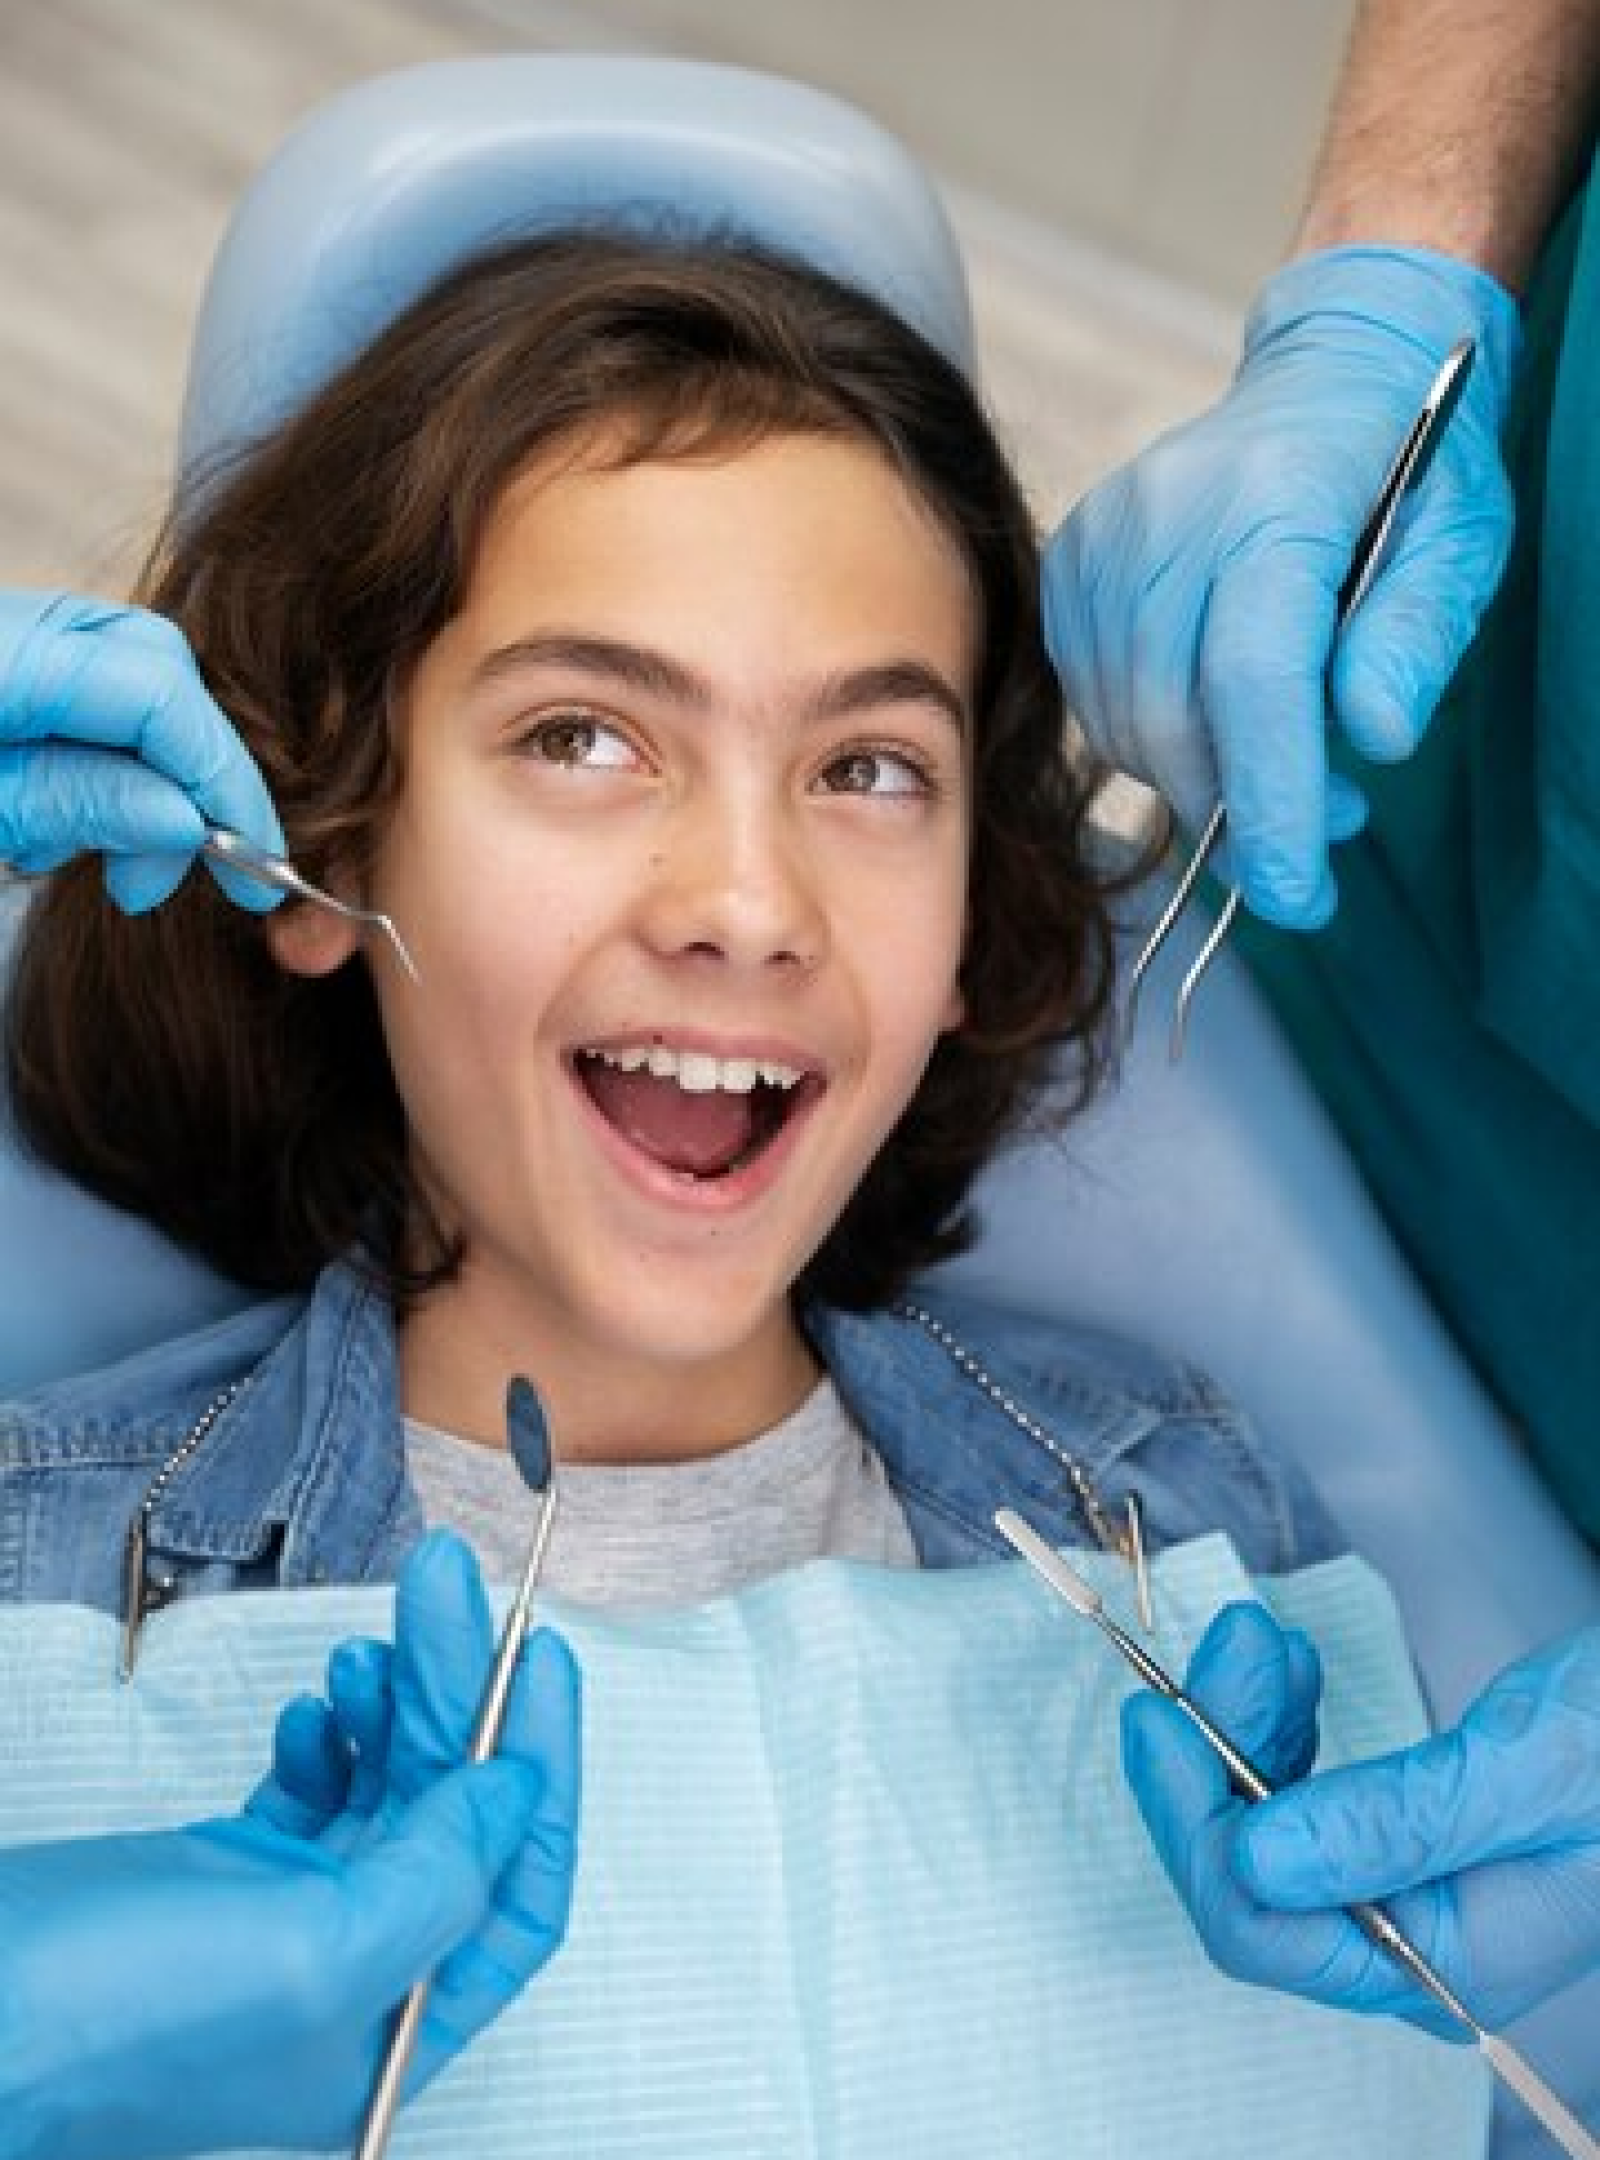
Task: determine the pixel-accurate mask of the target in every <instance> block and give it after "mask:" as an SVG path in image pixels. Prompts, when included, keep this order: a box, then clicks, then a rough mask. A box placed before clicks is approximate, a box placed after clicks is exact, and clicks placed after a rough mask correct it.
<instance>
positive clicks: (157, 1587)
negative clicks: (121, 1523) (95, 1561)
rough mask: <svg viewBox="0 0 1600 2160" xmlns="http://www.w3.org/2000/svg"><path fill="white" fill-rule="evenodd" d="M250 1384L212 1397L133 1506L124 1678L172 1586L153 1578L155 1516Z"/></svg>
mask: <svg viewBox="0 0 1600 2160" xmlns="http://www.w3.org/2000/svg"><path fill="white" fill-rule="evenodd" d="M248 1385H249V1383H248V1381H245V1380H233V1381H230V1382H229V1384H228V1386H227V1387H225V1388H224V1389H223V1390H222V1392H221V1393H220V1394H219V1395H215V1396H213V1397H212V1399H211V1401H210V1402H208V1403H207V1404H206V1406H205V1408H204V1409H203V1410H202V1411H201V1413H200V1415H199V1416H198V1417H197V1418H196V1419H195V1421H194V1423H193V1425H192V1426H191V1427H190V1428H189V1430H188V1432H187V1433H186V1434H185V1435H184V1439H183V1442H182V1444H181V1446H179V1447H177V1448H176V1449H174V1451H173V1453H172V1454H170V1455H169V1456H168V1457H167V1459H166V1461H165V1462H164V1463H163V1464H162V1465H161V1468H160V1469H159V1470H158V1471H157V1472H156V1474H155V1476H154V1477H153V1478H152V1479H151V1480H150V1483H149V1485H148V1487H147V1488H146V1491H145V1496H144V1498H143V1499H142V1500H141V1501H140V1502H139V1505H138V1506H137V1507H136V1508H135V1509H134V1513H133V1520H132V1522H131V1523H129V1525H128V1541H127V1544H126V1546H125V1548H124V1551H123V1561H122V1649H121V1653H120V1655H119V1657H118V1660H117V1674H118V1677H119V1678H120V1679H123V1680H131V1679H132V1678H133V1664H134V1659H135V1658H136V1657H137V1656H138V1654H139V1631H140V1629H141V1628H142V1627H143V1626H144V1624H145V1622H146V1620H148V1619H149V1617H150V1615H151V1614H152V1613H153V1612H159V1610H160V1609H161V1607H162V1606H163V1605H164V1604H165V1603H166V1601H167V1599H168V1597H169V1596H170V1595H171V1593H172V1588H173V1585H172V1582H171V1579H170V1578H168V1579H167V1580H165V1581H161V1582H156V1581H153V1580H152V1579H151V1575H150V1567H149V1559H150V1518H151V1516H152V1515H154V1513H155V1511H156V1509H157V1508H158V1507H159V1506H160V1505H161V1501H162V1498H163V1496H164V1494H165V1493H166V1490H167V1487H168V1486H169V1485H170V1484H171V1483H172V1481H173V1479H174V1478H175V1477H176V1476H177V1474H178V1472H179V1471H180V1470H181V1469H182V1468H183V1466H184V1464H185V1463H186V1462H188V1461H189V1459H190V1457H191V1456H192V1455H193V1454H194V1453H195V1450H196V1449H197V1448H198V1447H200V1445H201V1444H202V1442H203V1441H204V1440H205V1438H206V1435H207V1434H208V1433H209V1432H210V1430H211V1428H212V1426H213V1425H215V1424H216V1422H217V1420H218V1418H219V1417H221V1415H222V1413H223V1411H224V1410H226V1409H227V1407H228V1405H229V1404H230V1403H231V1402H233V1401H235V1400H236V1399H237V1397H238V1396H240V1395H242V1394H243V1393H244V1390H245V1388H246V1387H247V1386H248Z"/></svg>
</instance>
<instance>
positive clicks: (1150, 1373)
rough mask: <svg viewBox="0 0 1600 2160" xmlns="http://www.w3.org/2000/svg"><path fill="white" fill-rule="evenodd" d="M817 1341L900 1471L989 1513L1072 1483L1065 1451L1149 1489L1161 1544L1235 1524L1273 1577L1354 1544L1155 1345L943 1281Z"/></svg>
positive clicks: (1108, 1489)
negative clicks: (1063, 1471) (1064, 1472)
mask: <svg viewBox="0 0 1600 2160" xmlns="http://www.w3.org/2000/svg"><path fill="white" fill-rule="evenodd" d="M814 1332H815V1334H816V1339H817V1342H818V1346H819V1348H820V1349H821V1351H822V1353H823V1356H824V1358H825V1360H826V1361H827V1363H828V1364H829V1366H830V1367H831V1369H832V1370H833V1371H834V1374H835V1377H836V1378H837V1379H838V1380H839V1382H840V1384H841V1387H842V1388H843V1390H844V1392H845V1394H846V1397H847V1399H849V1400H851V1401H852V1402H853V1404H854V1406H855V1407H856V1408H857V1410H858V1413H859V1414H862V1415H863V1418H864V1422H865V1423H866V1424H867V1426H868V1429H869V1431H870V1433H871V1435H872V1437H873V1438H874V1440H875V1441H876V1442H877V1444H878V1446H879V1449H880V1452H881V1453H883V1454H884V1456H885V1458H886V1459H887V1460H888V1461H889V1463H890V1466H891V1469H892V1470H895V1471H899V1472H901V1473H903V1474H907V1475H915V1476H916V1477H918V1478H919V1479H925V1477H926V1475H927V1474H928V1472H929V1471H930V1470H932V1471H933V1474H934V1475H935V1476H936V1477H937V1480H938V1482H939V1484H940V1486H941V1487H942V1488H943V1490H944V1492H945V1495H946V1497H948V1496H949V1494H950V1492H951V1491H953V1490H955V1489H956V1488H957V1487H958V1486H959V1488H960V1490H961V1493H962V1496H963V1497H964V1499H965V1501H966V1502H967V1503H968V1512H969V1513H970V1514H971V1515H972V1516H973V1517H974V1519H976V1518H977V1517H978V1516H979V1515H982V1516H983V1517H984V1519H985V1520H986V1519H987V1516H988V1514H989V1513H990V1512H992V1509H993V1507H994V1506H995V1505H997V1504H999V1503H1000V1502H1006V1503H1008V1504H1012V1503H1015V1501H1016V1500H1017V1497H1018V1494H1019V1493H1022V1492H1027V1491H1030V1490H1032V1489H1034V1488H1035V1487H1038V1488H1040V1489H1045V1488H1054V1487H1058V1486H1059V1485H1060V1476H1059V1468H1058V1467H1057V1465H1058V1464H1059V1458H1060V1456H1061V1455H1062V1454H1065V1455H1066V1456H1069V1457H1070V1458H1072V1459H1073V1460H1074V1461H1075V1462H1076V1463H1078V1464H1079V1465H1081V1466H1082V1468H1083V1469H1084V1470H1085V1471H1086V1472H1087V1474H1088V1475H1089V1476H1090V1478H1091V1479H1092V1480H1093V1481H1094V1482H1095V1483H1096V1484H1097V1485H1100V1486H1101V1488H1102V1492H1103V1495H1105V1496H1111V1497H1114V1496H1116V1495H1118V1494H1120V1493H1122V1492H1124V1491H1128V1490H1135V1489H1136V1490H1137V1491H1138V1492H1139V1494H1140V1496H1141V1499H1142V1500H1143V1502H1144V1504H1145V1509H1146V1516H1147V1521H1148V1523H1149V1524H1150V1527H1151V1528H1152V1530H1153V1532H1154V1534H1155V1538H1156V1541H1157V1542H1159V1543H1163V1544H1166V1543H1176V1542H1179V1541H1181V1540H1182V1539H1184V1538H1188V1537H1195V1536H1200V1535H1203V1534H1205V1533H1206V1532H1207V1531H1210V1530H1217V1529H1221V1530H1226V1531H1227V1532H1228V1533H1229V1534H1230V1535H1231V1536H1232V1537H1233V1539H1234V1541H1235V1543H1236V1545H1237V1546H1238V1547H1239V1549H1240V1552H1241V1554H1242V1555H1243V1556H1244V1558H1245V1560H1246V1562H1247V1564H1248V1565H1250V1566H1252V1567H1255V1568H1258V1569H1266V1570H1274V1571H1276V1570H1281V1569H1283V1568H1287V1567H1296V1566H1302V1565H1305V1564H1307V1563H1308V1562H1310V1561H1312V1560H1316V1559H1321V1558H1323V1557H1325V1556H1326V1555H1327V1554H1329V1553H1331V1552H1335V1551H1338V1550H1340V1549H1341V1547H1342V1544H1343V1540H1342V1539H1341V1538H1340V1536H1339V1534H1338V1532H1337V1530H1336V1528H1335V1526H1334V1525H1333V1524H1332V1522H1331V1521H1330V1519H1329V1517H1328V1515H1327V1512H1326V1510H1325V1508H1324V1507H1323V1505H1322V1503H1321V1501H1320V1500H1319V1498H1318V1497H1317V1495H1316V1494H1315V1493H1314V1492H1313V1490H1312V1489H1311V1487H1310V1485H1309V1483H1308V1481H1307V1479H1306V1478H1305V1476H1304V1474H1303V1472H1302V1471H1301V1470H1300V1468H1299V1466H1298V1465H1297V1464H1296V1463H1295V1462H1294V1461H1293V1460H1292V1459H1291V1458H1290V1457H1289V1456H1288V1455H1286V1454H1285V1453H1284V1452H1283V1451H1282V1450H1281V1449H1278V1448H1275V1447H1273V1446H1272V1445H1271V1444H1270V1443H1269V1442H1268V1441H1267V1440H1265V1439H1264V1438H1263V1437H1262V1435H1261V1434H1260V1433H1259V1432H1258V1431H1257V1430H1256V1428H1255V1426H1254V1424H1253V1423H1252V1421H1251V1420H1250V1418H1249V1417H1248V1415H1247V1414H1246V1413H1245V1412H1244V1411H1243V1410H1241V1409H1240V1408H1239V1407H1238V1405H1237V1404H1235V1403H1234V1402H1233V1401H1232V1400H1231V1398H1230V1397H1229V1396H1228V1395H1227V1394H1226V1393H1225V1392H1224V1390H1222V1389H1221V1388H1220V1387H1218V1386H1217V1385H1216V1383H1215V1382H1214V1381H1213V1380H1212V1379H1210V1378H1209V1377H1208V1376H1207V1375H1206V1374H1205V1373H1203V1372H1200V1371H1198V1370H1196V1369H1195V1368H1194V1367H1193V1366H1191V1365H1189V1364H1188V1363H1187V1362H1186V1361H1184V1360H1183V1359H1181V1358H1175V1357H1172V1356H1170V1355H1168V1354H1167V1353H1165V1352H1163V1351H1161V1350H1159V1349H1156V1348H1153V1347H1151V1346H1150V1345H1148V1344H1141V1343H1138V1342H1132V1341H1128V1340H1126V1339H1125V1338H1123V1337H1121V1336H1119V1335H1116V1334H1113V1333H1110V1332H1109V1331H1107V1330H1105V1329H1102V1328H1099V1327H1097V1326H1093V1325H1088V1324H1082V1323H1079V1322H1077V1321H1074V1320H1067V1319H1064V1318H1062V1317H1061V1316H1060V1315H1059V1314H1053V1313H1043V1312H1037V1311H1035V1312H1027V1311H1021V1310H1018V1309H1017V1308H1016V1307H1015V1306H1013V1305H1007V1306H1000V1305H996V1304H992V1303H989V1302H986V1301H985V1300H984V1299H983V1298H982V1296H981V1295H977V1296H975V1295H972V1294H971V1293H969V1292H966V1291H951V1290H945V1289H943V1288H940V1289H938V1290H934V1291H924V1290H921V1289H919V1290H918V1291H916V1292H914V1293H913V1294H912V1295H910V1296H907V1297H906V1298H904V1299H902V1300H901V1301H900V1302H899V1303H898V1304H897V1305H896V1306H895V1307H893V1308H892V1309H891V1310H889V1311H884V1312H878V1313H871V1314H840V1313H833V1312H829V1313H824V1314H822V1315H820V1316H818V1324H816V1325H815V1327H814ZM1041 1449H1042V1450H1043V1451H1044V1454H1045V1455H1046V1456H1047V1457H1049V1458H1053V1461H1046V1462H1045V1464H1044V1468H1043V1471H1042V1473H1041ZM969 1488H970V1489H969Z"/></svg>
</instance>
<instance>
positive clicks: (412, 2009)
mask: <svg viewBox="0 0 1600 2160" xmlns="http://www.w3.org/2000/svg"><path fill="white" fill-rule="evenodd" d="M555 1512H556V1493H555V1487H554V1485H547V1486H546V1487H545V1489H544V1491H543V1493H542V1494H541V1495H540V1503H539V1519H538V1522H537V1524H536V1525H535V1527H534V1533H533V1542H532V1545H531V1546H530V1547H529V1551H528V1560H527V1565H526V1566H525V1567H524V1568H523V1571H522V1581H521V1583H520V1584H519V1585H518V1587H517V1594H516V1597H515V1598H514V1600H513V1601H512V1605H511V1610H510V1611H509V1612H508V1613H507V1615H506V1622H505V1626H504V1627H503V1628H502V1629H501V1631H500V1644H499V1648H498V1649H497V1650H496V1652H495V1660H494V1666H493V1669H492V1670H491V1672H490V1674H489V1678H488V1680H487V1682H486V1683H485V1685H484V1690H483V1699H482V1701H481V1702H480V1703H479V1705H478V1721H477V1724H476V1725H475V1726H474V1728H473V1733H472V1745H471V1747H470V1748H469V1749H468V1751H467V1760H468V1761H469V1762H473V1763H483V1762H487V1761H488V1760H489V1758H490V1756H491V1755H493V1753H494V1751H495V1749H496V1748H497V1747H498V1746H499V1745H500V1733H501V1729H502V1727H503V1726H504V1724H505V1720H506V1704H507V1702H508V1701H509V1699H510V1695H511V1683H512V1681H513V1680H514V1679H515V1678H516V1672H517V1659H518V1658H519V1657H520V1656H521V1654H522V1645H523V1643H524V1642H525V1641H526V1639H527V1634H528V1624H529V1621H530V1620H531V1618H532V1615H533V1593H534V1589H535V1586H536V1585H537V1583H538V1580H539V1572H540V1570H541V1568H542V1567H543V1566H544V1555H545V1547H546V1546H547V1545H548V1544H549V1542H550V1530H551V1526H552V1524H553V1523H554V1521H555ZM428 1985H429V1983H428V1982H427V1981H426V1980H419V1981H418V1982H417V1983H416V1985H415V1986H414V1987H413V1988H412V1990H411V1992H410V1994H409V1995H408V1996H407V1997H406V1999H405V2002H404V2004H403V2005H402V2006H401V2010H400V2015H399V2017H398V2018H397V2019H396V2020H395V2027H394V2030H393V2032H392V2033H391V2034H390V2035H389V2045H388V2047H387V2048H386V2049H385V2050H384V2056H383V2066H382V2068H381V2069H380V2070H379V2072H378V2076H377V2081H376V2083H375V2084H374V2085H373V2088H372V2098H371V2099H370V2100H369V2101H368V2102H367V2113H366V2119H365V2121H364V2122H363V2123H362V2126H361V2142H360V2144H359V2145H357V2147H356V2149H355V2160H383V2155H384V2154H385V2153H386V2152H387V2151H388V2149H389V2134H390V2132H391V2131H392V2130H393V2128H394V2119H395V2116H396V2114H397V2113H398V2111H399V2107H400V2088H401V2086H402V2085H403V2084H404V2083H405V2075H406V2071H407V2070H408V2069H409V2068H410V2066H411V2057H412V2054H413V2053H414V2052H415V2049H416V2045H417V2033H418V2031H419V2030H420V2029H421V2025H422V2016H423V2012H424V2011H425V2010H426V2009H427V2007H428Z"/></svg>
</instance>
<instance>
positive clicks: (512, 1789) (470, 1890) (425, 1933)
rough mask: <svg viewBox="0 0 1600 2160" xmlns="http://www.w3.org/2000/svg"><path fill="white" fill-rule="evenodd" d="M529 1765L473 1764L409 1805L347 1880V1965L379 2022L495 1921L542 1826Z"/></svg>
mask: <svg viewBox="0 0 1600 2160" xmlns="http://www.w3.org/2000/svg"><path fill="white" fill-rule="evenodd" d="M541 1798H542V1781H541V1780H540V1777H539V1775H538V1773H537V1771H534V1770H531V1769H529V1768H528V1766H527V1765H526V1764H524V1763H513V1762H505V1761H495V1762H488V1763H476V1764H468V1765H466V1766H465V1767H463V1768H460V1769H457V1770H453V1771H450V1772H448V1773H447V1774H446V1775H445V1776H443V1777H441V1778H440V1779H439V1780H438V1781H437V1782H436V1783H435V1784H434V1785H433V1786H432V1787H431V1788H430V1789H429V1790H428V1791H427V1792H425V1793H423V1794H422V1795H421V1796H420V1798H418V1799H416V1800H414V1801H412V1802H411V1804H410V1805H409V1806H408V1807H407V1808H405V1809H404V1810H403V1812H402V1813H401V1814H400V1816H399V1817H398V1818H397V1819H396V1821H395V1823H394V1824H393V1826H392V1827H391V1828H390V1829H389V1830H388V1831H387V1833H386V1834H385V1835H384V1836H383V1837H382V1838H380V1839H378V1840H377V1841H375V1842H374V1843H373V1844H371V1845H369V1846H368V1847H366V1848H365V1849H364V1850H363V1851H362V1852H360V1853H358V1854H357V1855H356V1856H355V1857H354V1858H353V1859H351V1860H350V1861H348V1862H347V1863H346V1864H345V1866H344V1869H343V1873H342V1876H341V1878H340V1899H341V1909H342V1914H343V1936H342V1943H341V1949H342V1952H343V1953H344V1954H343V1956H342V1957H341V1960H340V1964H341V1969H342V1972H343V1976H344V1981H345V1986H346V1988H347V1989H355V1990H358V1991H359V1993H360V1995H361V1996H362V1997H363V1999H365V2000H366V2001H367V2002H368V2003H369V2004H370V2005H371V2009H372V2012H373V2014H374V2015H378V2014H380V2013H382V2012H383V2011H384V2010H386V2009H388V2008H390V2007H391V2006H392V2005H394V2004H396V2003H398V2002H399V2001H400V1999H401V1998H402V1996H404V1995H405V1993H406V1992H407V1990H408V1989H409V1988H410V1987H411V1986H412V1985H413V1983H414V1982H416V1981H418V1980H421V1979H424V1978H426V1977H427V1976H428V1975H430V1974H431V1973H432V1972H433V1971H434V1970H435V1968H436V1967H437V1966H439V1965H440V1964H441V1963H442V1962H443V1961H444V1959H445V1958H446V1957H448V1956H449V1955H450V1953H451V1952H452V1951H454V1950H455V1949H456V1948H457V1947H458V1946H459V1945H460V1944H461V1943H462V1942H464V1941H466V1940H467V1939H468V1938H469V1937H470V1936H471V1935H473V1934H474V1933H475V1932H476V1931H477V1930H478V1929H479V1928H481V1927H482V1926H483V1925H484V1922H485V1920H486V1919H487V1917H488V1915H489V1912H490V1908H491V1901H492V1899H493V1897H494V1893H495V1888H496V1885H497V1884H498V1883H499V1881H500V1878H501V1877H502V1876H503V1875H504V1873H505V1871H506V1869H507V1868H508V1867H509V1866H510V1864H511V1862H512V1860H513V1859H514V1858H515V1856H516V1854H517V1852H518V1851H519V1850H520V1848H521V1846H522V1844H523V1842H524V1840H525V1839H526V1838H527V1837H528V1836H529V1834H530V1833H531V1831H532V1830H533V1828H534V1825H535V1823H536V1821H537V1818H538V1812H539V1807H540V1802H541Z"/></svg>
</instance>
